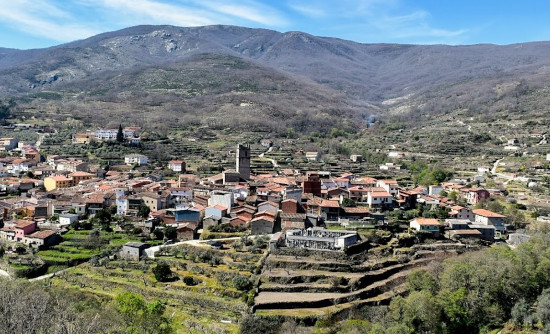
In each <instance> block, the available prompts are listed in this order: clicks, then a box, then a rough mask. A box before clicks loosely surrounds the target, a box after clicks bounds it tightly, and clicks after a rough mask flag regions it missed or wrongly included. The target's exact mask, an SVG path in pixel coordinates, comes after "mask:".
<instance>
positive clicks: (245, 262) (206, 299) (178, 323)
mask: <svg viewBox="0 0 550 334" xmlns="http://www.w3.org/2000/svg"><path fill="white" fill-rule="evenodd" d="M174 250H177V252H176V251H174ZM157 255H158V256H157V257H156V258H155V260H150V259H148V260H145V261H140V262H128V261H124V260H112V259H111V260H110V259H109V258H103V259H102V260H101V261H100V262H99V263H96V264H95V266H94V265H92V264H91V263H84V264H81V265H79V266H77V267H74V268H70V269H68V270H66V271H65V272H63V273H61V274H57V275H55V276H54V277H53V278H51V279H48V280H47V281H46V283H47V284H53V285H57V286H62V287H64V288H69V289H76V290H80V291H85V292H88V293H91V294H94V295H96V296H99V297H100V298H102V299H105V300H106V301H110V300H112V299H113V298H114V297H116V296H117V295H118V294H120V293H122V292H124V291H130V292H133V293H135V294H139V295H142V296H144V298H145V299H146V300H147V301H156V300H160V301H161V302H162V303H164V304H165V305H166V306H167V311H166V314H167V315H168V316H169V317H171V318H172V320H173V326H174V328H175V329H176V332H177V333H197V334H198V333H212V334H214V333H215V334H218V333H220V334H223V333H237V332H238V322H239V319H240V318H241V317H242V315H243V314H245V313H246V312H247V310H248V300H249V295H250V293H249V292H250V289H251V288H252V287H253V282H254V273H255V272H259V268H260V265H261V261H262V258H263V256H264V255H263V254H252V253H250V252H247V251H242V252H236V251H235V250H233V249H231V248H229V247H226V248H225V249H224V250H211V249H209V248H203V247H194V246H188V245H185V246H181V248H179V246H178V247H174V248H171V251H170V252H165V253H163V254H157ZM212 259H216V260H215V261H213V260H212ZM159 261H162V262H165V263H167V264H169V266H170V268H171V270H172V272H173V273H174V275H173V276H174V279H173V280H172V281H170V282H158V281H157V280H156V279H155V276H154V275H153V273H152V270H151V269H152V268H154V267H155V266H156V265H157V263H158V262H159ZM236 276H240V277H242V278H244V279H245V280H246V281H248V282H249V283H250V284H249V285H248V286H245V287H242V288H241V287H239V286H236V285H235V283H234V281H235V277H236ZM189 278H191V279H190V280H189ZM250 301H252V297H250Z"/></svg>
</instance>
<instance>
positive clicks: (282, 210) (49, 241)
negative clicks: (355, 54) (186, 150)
mask: <svg viewBox="0 0 550 334" xmlns="http://www.w3.org/2000/svg"><path fill="white" fill-rule="evenodd" d="M140 130H141V129H140V128H139V127H126V128H122V127H120V128H119V129H118V130H117V129H100V130H97V131H95V132H88V133H75V134H74V135H73V138H72V142H73V145H88V144H90V143H91V142H92V141H124V142H127V144H129V145H133V144H137V143H139V141H140V138H139V133H140ZM260 144H261V145H262V146H263V147H265V148H266V149H267V150H268V152H269V151H270V150H271V148H272V147H271V146H272V145H273V142H272V141H271V140H262V141H261V143H260ZM0 145H1V146H2V148H3V150H4V151H5V152H8V153H9V154H8V155H5V157H3V158H0V177H1V179H0V192H2V193H3V194H4V196H3V197H1V199H0V209H1V212H0V213H1V215H0V218H1V222H2V223H1V224H2V228H1V230H0V242H1V243H2V249H3V253H4V252H8V254H14V255H15V254H20V255H21V254H26V253H36V252H39V251H44V250H47V249H48V248H50V247H55V245H57V244H59V243H60V242H61V241H62V240H64V235H65V234H66V233H67V232H69V231H70V230H75V231H76V230H92V229H93V228H98V227H99V228H100V229H101V228H103V229H105V230H112V231H114V232H127V233H128V232H129V231H131V233H130V234H131V236H132V238H133V239H131V240H129V241H128V242H127V244H126V245H125V247H124V251H122V252H121V253H120V254H121V256H125V254H130V253H131V254H133V255H132V256H131V259H133V260H139V259H140V257H142V256H145V255H146V252H145V249H146V248H149V247H150V246H152V245H155V246H159V245H163V244H164V245H165V246H167V247H169V245H170V244H174V243H175V242H177V241H186V240H194V239H215V238H216V239H217V238H221V239H223V238H224V237H234V236H241V235H243V234H249V235H268V236H270V237H271V241H270V249H271V250H275V249H277V248H280V247H289V248H309V249H320V250H333V251H345V250H346V249H347V248H348V247H350V246H352V245H354V244H356V243H360V242H361V233H360V232H361V231H365V230H371V231H372V230H376V229H381V230H392V231H394V232H400V233H402V232H405V233H408V234H412V235H416V236H417V239H418V240H422V242H430V243H433V242H438V240H450V241H452V242H457V243H476V244H485V245H490V244H492V243H495V242H508V243H510V244H512V245H517V244H518V243H521V242H523V241H525V240H527V239H528V238H529V236H528V235H527V234H524V233H518V231H516V228H517V227H518V226H522V225H523V226H524V222H517V221H513V222H511V221H510V220H509V219H508V217H507V216H506V215H503V214H500V213H498V212H493V211H491V210H488V209H487V206H483V205H482V204H483V203H489V202H490V201H491V200H492V199H494V198H502V197H503V191H502V190H501V189H500V190H499V189H485V188H483V187H481V186H480V185H479V184H480V182H479V180H480V179H483V173H484V172H487V171H488V170H487V168H488V167H481V168H480V174H479V175H478V176H476V177H473V178H472V179H470V180H465V179H450V180H447V181H445V182H441V183H439V184H433V185H429V186H419V185H412V186H411V184H407V185H404V184H399V182H398V181H396V180H394V179H389V178H388V179H376V178H373V177H369V176H366V175H360V174H356V173H341V174H335V173H332V172H330V171H322V170H311V171H305V172H300V171H298V170H293V169H291V168H281V169H279V170H277V171H272V172H269V173H260V174H257V173H256V174H254V173H252V168H251V158H252V157H251V149H250V145H249V144H239V145H238V147H237V148H236V149H235V168H234V169H228V170H225V171H223V172H221V173H219V174H215V175H211V176H208V177H202V178H200V177H198V176H197V175H195V174H192V173H189V172H187V170H186V162H185V157H181V159H179V160H171V161H169V162H168V163H167V164H166V165H165V166H164V168H163V169H165V170H169V171H171V172H172V174H171V175H173V177H169V178H166V179H163V178H162V176H159V175H158V174H154V173H151V174H150V175H139V176H136V174H135V173H132V170H130V171H125V170H120V169H119V170H117V168H115V167H116V166H114V167H113V168H109V166H107V167H104V168H102V167H101V166H93V165H89V164H88V162H87V161H85V160H82V159H78V158H74V157H70V156H60V155H48V156H45V157H43V156H42V155H41V154H40V153H39V150H38V148H36V147H35V146H33V145H31V144H27V143H24V142H19V141H18V140H17V139H16V138H1V139H0ZM304 154H305V156H306V159H307V160H308V161H309V160H311V161H313V162H314V161H318V160H319V158H320V154H319V152H305V153H304ZM397 154H398V153H396V152H390V153H389V155H390V156H392V155H397ZM361 160H362V157H361V156H360V155H351V156H350V161H352V162H361ZM120 164H121V165H125V166H131V167H132V168H139V167H140V166H147V165H148V164H149V158H148V157H147V156H145V155H143V154H137V153H132V154H127V155H125V156H124V157H123V160H122V157H121V161H120ZM158 169H159V168H157V170H158ZM399 169H400V166H399V165H396V164H393V163H386V164H383V165H381V166H380V170H384V171H388V172H390V173H391V171H392V170H399ZM539 218H540V219H544V218H545V217H539ZM113 223H114V225H112V224H113ZM118 246H121V245H118ZM119 248H120V247H119ZM38 254H40V253H38ZM82 259H83V260H87V259H89V257H88V258H87V257H82ZM82 259H81V260H82ZM46 262H47V261H46ZM69 262H70V261H67V263H69ZM80 262H81V261H74V262H70V263H71V264H78V263H80ZM11 263H12V265H15V266H17V265H19V266H20V265H21V262H18V263H17V264H14V261H13V259H12V261H11ZM53 267H55V266H53ZM4 269H7V270H6V271H8V272H9V271H10V269H13V268H10V267H9V266H4ZM45 270H46V272H50V271H51V270H52V269H47V268H46V269H45Z"/></svg>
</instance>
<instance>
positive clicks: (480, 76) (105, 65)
mask: <svg viewBox="0 0 550 334" xmlns="http://www.w3.org/2000/svg"><path fill="white" fill-rule="evenodd" d="M549 51H550V42H529V43H518V44H511V45H504V46H500V45H493V44H476V45H464V46H451V45H412V44H391V43H387V44H384V43H378V44H362V43H357V42H352V41H346V40H343V39H338V38H333V37H318V36H313V35H310V34H307V33H303V32H297V31H291V32H285V33H281V32H277V31H273V30H268V29H254V28H244V27H237V26H227V25H213V26H204V27H175V26H168V25H164V26H135V27H129V28H125V29H121V30H118V31H114V32H106V33H102V34H99V35H96V36H92V37H90V38H87V39H84V40H79V41H74V42H70V43H66V44H62V45H58V46H54V47H50V48H46V49H33V50H14V49H3V48H0V99H7V98H11V97H17V96H20V97H25V96H31V97H32V96H36V94H39V93H40V92H42V91H45V92H49V91H54V92H59V93H60V94H62V95H63V94H65V93H67V92H68V93H70V94H72V95H74V96H76V95H78V94H81V93H85V94H87V95H86V96H87V99H88V100H91V99H92V96H99V95H101V94H99V95H98V94H97V92H100V91H102V92H104V93H103V94H104V95H109V96H110V98H109V99H111V100H113V101H119V102H120V100H121V99H122V97H123V96H129V95H132V94H130V92H128V91H122V90H123V87H126V88H127V89H130V90H131V89H134V90H137V91H142V89H141V88H140V87H139V85H133V86H132V85H130V84H128V85H122V86H119V87H117V85H113V84H110V83H109V82H106V80H114V79H113V78H116V77H117V75H118V76H122V77H125V78H126V79H125V80H126V82H128V83H131V82H132V81H133V80H135V79H136V78H138V77H139V78H140V80H143V81H144V82H149V81H150V82H154V81H155V80H156V78H155V76H157V75H158V76H161V77H162V76H164V74H162V72H163V71H168V72H169V71H172V70H173V69H174V68H176V69H177V70H181V71H184V72H185V71H191V70H193V69H192V68H191V67H192V66H195V65H197V64H199V65H197V66H199V68H201V69H203V70H209V71H210V70H211V71H210V72H209V75H211V77H212V80H211V81H212V84H213V85H221V86H223V87H224V89H222V90H216V89H212V87H210V88H209V87H208V85H209V83H208V82H202V83H201V84H200V85H199V86H201V87H202V89H201V90H194V88H193V89H190V88H189V87H191V86H193V83H192V82H189V85H187V86H186V87H183V86H182V85H179V86H178V85H177V84H176V83H174V82H171V83H169V84H167V86H166V87H176V86H178V87H180V88H178V89H180V90H179V91H178V89H167V88H166V89H165V88H163V89H164V90H163V89H159V88H158V87H161V86H162V85H160V86H159V85H158V84H157V85H153V86H150V87H149V86H147V85H145V88H147V89H145V90H144V92H145V93H147V94H149V95H150V96H155V97H154V98H152V99H157V100H167V99H168V96H172V95H169V94H176V93H177V94H179V96H187V98H195V99H197V97H198V96H200V95H202V94H207V95H208V94H230V95H232V96H233V98H236V97H237V96H240V95H242V94H243V91H242V87H243V86H240V87H239V86H237V85H233V84H232V82H233V81H234V82H245V81H247V80H248V81H251V82H255V83H256V85H257V86H258V87H264V86H265V87H276V86H277V85H272V86H269V85H271V83H269V82H270V77H276V78H279V79H280V80H281V82H286V83H289V82H292V84H291V86H292V90H289V91H284V92H283V90H281V89H272V90H271V91H270V90H268V91H265V92H264V94H265V95H264V96H263V97H264V98H267V96H268V95H269V92H272V93H273V94H283V95H274V96H271V97H269V103H268V104H269V108H275V109H276V108H278V106H277V103H278V102H277V99H280V98H286V99H287V100H294V101H298V100H299V101H302V100H303V102H304V103H305V104H307V105H309V106H308V108H310V107H311V106H310V105H311V104H312V101H310V99H309V98H308V97H307V95H311V92H312V91H316V90H317V91H322V92H324V93H325V96H331V97H334V98H333V99H332V100H330V99H329V100H326V99H325V100H324V107H323V108H324V109H323V108H322V109H323V111H321V113H323V112H326V111H327V110H335V109H340V106H343V107H342V108H341V109H348V107H350V108H351V109H352V110H353V111H351V112H350V114H349V115H348V114H344V116H346V117H347V116H350V118H351V119H355V120H357V119H362V118H364V117H368V115H372V114H380V115H385V114H388V115H404V114H407V113H413V114H423V113H424V114H425V113H429V114H434V113H437V112H441V110H440V109H441V108H445V110H454V109H460V108H470V109H479V110H482V111H487V112H490V111H491V110H492V109H491V108H493V107H494V106H497V107H498V108H499V110H500V109H502V108H512V107H510V106H513V105H514V104H517V102H515V100H514V99H516V96H517V94H518V91H519V90H521V91H522V92H525V91H530V90H534V89H538V88H542V87H545V85H546V79H545V78H546V75H547V72H548V69H549V68H550V52H549ZM212 55H217V56H219V57H213V58H211V59H210V61H211V62H212V63H211V64H207V63H205V62H200V61H199V62H197V60H198V59H199V58H200V57H204V58H205V59H209V57H211V56H212ZM197 57H198V58H197ZM237 59H239V61H237ZM224 62H228V64H230V65H228V66H224ZM235 66H236V67H237V68H235ZM239 66H241V67H242V66H244V67H247V68H254V67H256V69H257V71H255V70H246V71H240V72H238V73H239V75H242V76H244V77H240V78H235V77H234V76H233V75H232V74H231V73H236V72H235V70H236V69H237V70H238V67H239ZM256 72H258V73H261V75H262V77H260V78H258V77H255V75H257V73H256ZM140 73H141V74H140ZM143 73H147V74H148V75H149V76H148V77H144V76H143ZM114 74H116V75H114ZM281 74H282V77H281ZM246 76H248V77H246ZM193 77H194V78H196V80H198V81H201V78H200V77H197V76H193ZM283 77H284V79H282V78H283ZM217 79H219V80H218V81H216V80H217ZM166 80H167V81H170V80H169V79H166ZM300 82H302V83H307V84H304V87H305V88H304V90H303V91H301V88H300V86H301V85H302V84H300ZM264 84H265V85H264ZM79 85H82V87H79ZM94 86H97V87H96V88H93V87H94ZM245 86H246V85H245ZM278 86H281V85H280V84H279V85H278ZM162 87H164V86H162ZM313 87H315V88H313ZM499 87H507V88H506V89H504V90H502V89H501V88H499ZM518 87H519V88H518ZM279 88H280V87H279ZM260 90H261V89H260ZM188 91H193V92H194V93H193V94H195V95H193V94H190V95H189V94H188ZM254 91H255V89H250V91H248V92H247V94H250V96H247V98H252V99H253V98H254V97H253V96H252V95H253V94H252V93H254ZM90 92H92V93H93V92H96V93H93V94H92V93H90ZM215 92H217V93H215ZM274 92H275V93H274ZM94 94H95V95H94ZM166 94H168V95H166ZM177 94H176V95H177ZM292 94H295V95H296V96H300V99H298V100H296V99H294V98H293V97H292V96H291V95H292ZM191 95H193V96H191ZM42 96H43V95H42ZM115 96H118V97H116V98H115ZM162 96H164V97H162ZM208 96H210V95H208ZM172 98H177V97H173V96H172ZM203 100H204V98H203ZM503 101H504V102H503ZM127 102H128V103H133V102H132V101H127ZM296 103H297V105H296V106H294V107H292V106H287V109H286V110H285V111H284V112H283V113H282V114H285V115H290V113H291V108H294V109H301V107H302V106H301V105H300V102H296ZM61 108H63V107H62V106H61ZM200 108H208V107H207V106H204V105H201V106H200V107H199V109H200ZM494 108H496V107H494ZM494 108H493V109H494ZM337 113H338V112H337Z"/></svg>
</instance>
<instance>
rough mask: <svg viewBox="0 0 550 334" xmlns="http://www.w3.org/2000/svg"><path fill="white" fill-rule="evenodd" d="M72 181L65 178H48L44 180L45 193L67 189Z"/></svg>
mask: <svg viewBox="0 0 550 334" xmlns="http://www.w3.org/2000/svg"><path fill="white" fill-rule="evenodd" d="M72 182H73V179H72V178H67V177H65V176H50V177H47V178H45V179H44V187H45V188H46V191H52V190H55V189H58V188H68V187H71V186H72Z"/></svg>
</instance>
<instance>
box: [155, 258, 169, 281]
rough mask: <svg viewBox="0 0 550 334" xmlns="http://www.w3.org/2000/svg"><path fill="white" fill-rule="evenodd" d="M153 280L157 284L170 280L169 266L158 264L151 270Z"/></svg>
mask: <svg viewBox="0 0 550 334" xmlns="http://www.w3.org/2000/svg"><path fill="white" fill-rule="evenodd" d="M152 270H153V274H155V279H156V280H157V281H159V282H168V281H169V280H170V279H171V278H172V270H171V269H170V266H169V265H168V264H167V263H165V262H160V263H158V264H157V266H156V267H154V268H153V269H152Z"/></svg>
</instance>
